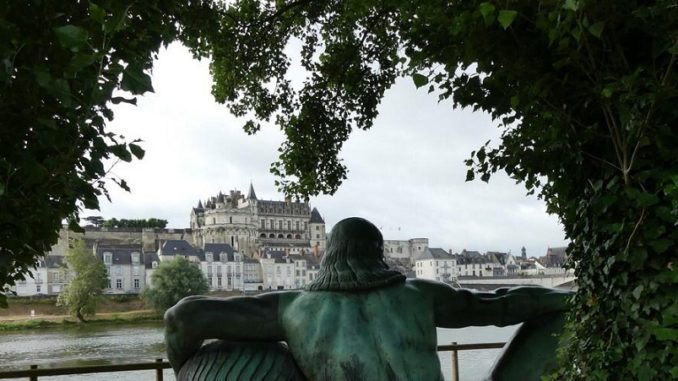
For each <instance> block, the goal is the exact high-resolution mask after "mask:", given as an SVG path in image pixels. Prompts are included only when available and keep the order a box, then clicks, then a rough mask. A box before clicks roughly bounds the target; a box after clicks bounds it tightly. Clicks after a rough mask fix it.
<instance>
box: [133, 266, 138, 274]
mask: <svg viewBox="0 0 678 381" xmlns="http://www.w3.org/2000/svg"><path fill="white" fill-rule="evenodd" d="M132 271H133V272H132V274H133V275H134V276H139V266H134V267H132Z"/></svg>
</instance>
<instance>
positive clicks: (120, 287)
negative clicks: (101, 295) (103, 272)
mask: <svg viewBox="0 0 678 381" xmlns="http://www.w3.org/2000/svg"><path fill="white" fill-rule="evenodd" d="M115 288H117V289H118V290H122V279H116V280H115Z"/></svg>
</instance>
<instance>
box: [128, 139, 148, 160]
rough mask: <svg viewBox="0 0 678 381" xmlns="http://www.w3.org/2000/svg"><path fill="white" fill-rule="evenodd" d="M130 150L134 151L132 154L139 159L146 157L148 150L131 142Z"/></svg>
mask: <svg viewBox="0 0 678 381" xmlns="http://www.w3.org/2000/svg"><path fill="white" fill-rule="evenodd" d="M129 150H130V151H132V155H134V157H136V158H137V159H139V160H141V159H143V158H144V154H145V153H146V151H144V149H143V148H141V147H139V146H138V145H137V144H134V143H130V144H129Z"/></svg>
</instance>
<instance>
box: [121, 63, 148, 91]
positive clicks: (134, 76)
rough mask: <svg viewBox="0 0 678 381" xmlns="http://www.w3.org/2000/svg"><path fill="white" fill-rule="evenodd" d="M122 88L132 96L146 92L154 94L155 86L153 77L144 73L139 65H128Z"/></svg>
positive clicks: (123, 75) (124, 72)
mask: <svg viewBox="0 0 678 381" xmlns="http://www.w3.org/2000/svg"><path fill="white" fill-rule="evenodd" d="M120 87H121V88H122V89H123V90H127V91H129V92H131V93H132V94H143V93H145V92H151V93H152V92H153V85H152V84H151V77H150V76H149V75H148V74H146V73H144V70H143V68H141V66H138V65H131V64H130V65H128V66H127V68H125V71H123V72H122V81H121V82H120Z"/></svg>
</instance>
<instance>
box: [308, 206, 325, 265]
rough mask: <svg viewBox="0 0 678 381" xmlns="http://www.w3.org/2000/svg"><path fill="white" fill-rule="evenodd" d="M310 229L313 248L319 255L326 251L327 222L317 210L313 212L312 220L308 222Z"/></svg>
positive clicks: (314, 209)
mask: <svg viewBox="0 0 678 381" xmlns="http://www.w3.org/2000/svg"><path fill="white" fill-rule="evenodd" d="M308 228H309V233H310V237H311V240H310V241H311V248H313V249H314V251H315V252H316V253H315V254H316V255H318V254H319V252H324V251H325V220H323V217H322V216H321V215H320V212H318V209H317V208H313V210H312V211H311V218H310V219H309V221H308Z"/></svg>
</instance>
